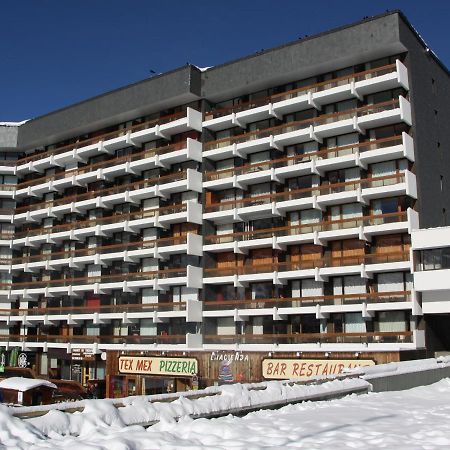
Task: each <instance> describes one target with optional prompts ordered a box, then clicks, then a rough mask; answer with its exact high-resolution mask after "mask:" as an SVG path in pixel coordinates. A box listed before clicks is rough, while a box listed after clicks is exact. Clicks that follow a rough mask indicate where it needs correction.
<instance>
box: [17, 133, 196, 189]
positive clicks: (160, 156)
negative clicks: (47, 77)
mask: <svg viewBox="0 0 450 450" xmlns="http://www.w3.org/2000/svg"><path fill="white" fill-rule="evenodd" d="M189 160H194V161H198V162H201V161H202V144H201V143H200V142H198V141H196V140H194V139H191V138H188V139H187V140H186V141H185V142H178V143H176V144H171V145H166V146H163V147H158V148H154V149H148V150H144V151H141V152H138V153H131V154H129V155H125V156H119V157H115V158H111V159H107V160H105V161H100V162H97V163H95V164H90V165H86V166H83V167H80V168H77V169H71V170H67V171H62V172H58V173H55V174H53V175H48V176H45V177H39V178H34V179H32V180H28V181H23V182H21V183H19V184H18V185H17V190H16V193H15V197H16V198H21V197H26V196H37V197H41V196H42V195H43V194H45V193H47V192H62V191H64V189H67V188H70V187H73V186H80V185H82V186H85V185H87V184H88V183H93V182H95V181H98V180H104V179H106V178H107V177H112V178H115V177H119V176H122V175H126V174H127V173H133V174H139V173H141V172H142V171H143V170H148V169H154V168H158V167H169V166H170V165H171V164H174V163H180V162H185V161H189Z"/></svg>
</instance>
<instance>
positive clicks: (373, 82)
mask: <svg viewBox="0 0 450 450" xmlns="http://www.w3.org/2000/svg"><path fill="white" fill-rule="evenodd" d="M397 87H403V88H404V89H406V90H408V89H409V81H408V72H407V69H406V67H405V66H404V64H403V63H402V62H401V61H399V60H397V61H396V63H395V64H389V65H387V66H383V67H378V68H376V69H371V70H366V71H364V72H359V73H356V74H352V75H345V76H341V77H338V78H334V79H332V80H327V81H324V82H321V83H314V84H311V85H309V86H304V87H301V88H298V89H294V90H290V91H287V92H282V93H280V94H276V95H272V96H270V97H264V98H260V99H254V100H252V101H251V102H247V103H241V104H239V105H234V106H232V107H229V108H221V109H215V110H212V111H209V112H207V113H205V117H204V121H203V126H204V127H205V128H208V129H210V130H213V131H218V130H224V129H227V128H231V127H233V126H241V127H245V125H246V124H247V123H250V122H256V121H258V120H263V119H268V118H270V117H279V116H282V115H284V114H288V113H292V112H295V111H302V110H305V109H310V108H316V109H320V108H321V106H322V105H326V104H329V103H334V102H338V101H342V100H348V99H352V98H358V99H360V98H362V97H363V96H364V95H368V94H372V93H375V92H381V91H384V90H388V89H394V88H397Z"/></svg>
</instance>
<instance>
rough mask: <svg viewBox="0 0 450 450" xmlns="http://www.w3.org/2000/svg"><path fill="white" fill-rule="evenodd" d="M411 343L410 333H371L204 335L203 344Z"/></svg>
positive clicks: (411, 334)
mask: <svg viewBox="0 0 450 450" xmlns="http://www.w3.org/2000/svg"><path fill="white" fill-rule="evenodd" d="M412 341H413V333H412V332H411V331H393V332H372V333H298V334H297V333H286V334H237V335H236V334H233V335H230V336H223V335H221V336H217V335H206V336H203V342H204V343H205V344H319V343H320V344H345V343H348V344H350V343H353V344H376V343H380V344H381V343H408V342H412Z"/></svg>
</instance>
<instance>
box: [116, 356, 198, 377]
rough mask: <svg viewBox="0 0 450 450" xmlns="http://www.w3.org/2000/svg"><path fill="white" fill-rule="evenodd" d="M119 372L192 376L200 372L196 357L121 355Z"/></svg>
mask: <svg viewBox="0 0 450 450" xmlns="http://www.w3.org/2000/svg"><path fill="white" fill-rule="evenodd" d="M119 373H130V374H131V373H133V374H141V375H173V376H187V377H192V376H194V375H196V374H197V373H198V363H197V360H196V359H194V358H159V357H156V356H121V357H120V358H119Z"/></svg>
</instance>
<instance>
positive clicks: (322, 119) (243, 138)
mask: <svg viewBox="0 0 450 450" xmlns="http://www.w3.org/2000/svg"><path fill="white" fill-rule="evenodd" d="M399 103H400V102H399V100H398V99H394V100H388V101H386V102H381V103H376V104H374V105H366V106H362V107H360V108H353V109H349V110H347V111H341V112H337V113H331V114H323V115H321V116H318V117H312V118H310V119H305V120H300V121H296V122H290V123H284V124H282V125H277V126H275V127H271V128H265V129H262V130H256V131H251V132H248V133H243V134H239V135H237V136H232V137H227V138H223V139H218V140H215V141H211V142H208V143H207V144H205V146H204V151H207V150H214V149H219V148H221V147H226V146H228V145H231V144H239V143H242V142H247V141H252V140H255V139H262V138H265V137H269V136H277V135H280V134H284V133H290V132H292V131H298V130H302V129H305V128H309V126H310V125H312V126H318V125H323V124H327V123H333V122H337V121H340V120H346V119H351V118H353V117H355V116H356V117H362V116H366V115H369V114H375V113H378V112H383V111H389V110H392V109H395V108H398V106H399Z"/></svg>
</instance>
